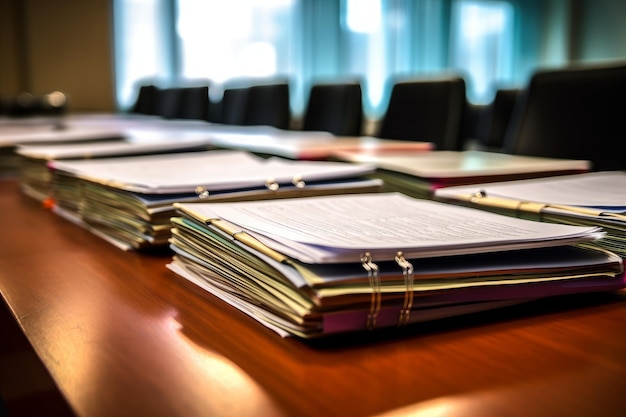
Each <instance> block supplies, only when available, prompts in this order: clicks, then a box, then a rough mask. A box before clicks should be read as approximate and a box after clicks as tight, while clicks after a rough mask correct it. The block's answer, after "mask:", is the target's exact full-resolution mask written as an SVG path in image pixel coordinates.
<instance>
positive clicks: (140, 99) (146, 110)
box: [130, 84, 158, 115]
mask: <svg viewBox="0 0 626 417" xmlns="http://www.w3.org/2000/svg"><path fill="white" fill-rule="evenodd" d="M157 94H158V88H157V87H156V86H155V85H152V84H145V85H142V86H140V87H139V90H138V92H137V98H136V99H135V103H134V104H133V105H132V106H131V108H130V112H131V113H138V114H149V115H155V114H156V100H157Z"/></svg>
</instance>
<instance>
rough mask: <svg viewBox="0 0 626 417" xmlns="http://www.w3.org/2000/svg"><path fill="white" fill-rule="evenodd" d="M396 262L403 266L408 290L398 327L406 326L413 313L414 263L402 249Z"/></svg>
mask: <svg viewBox="0 0 626 417" xmlns="http://www.w3.org/2000/svg"><path fill="white" fill-rule="evenodd" d="M396 262H397V263H398V265H399V266H400V267H401V268H402V275H404V285H405V286H406V291H405V292H404V304H403V306H402V308H401V309H400V316H399V318H398V327H401V326H405V325H406V324H408V322H409V317H410V315H411V308H412V307H413V291H414V287H413V284H414V281H415V280H414V276H413V265H412V264H411V263H410V262H409V261H407V260H406V258H405V257H404V254H403V253H402V251H399V252H398V254H397V255H396Z"/></svg>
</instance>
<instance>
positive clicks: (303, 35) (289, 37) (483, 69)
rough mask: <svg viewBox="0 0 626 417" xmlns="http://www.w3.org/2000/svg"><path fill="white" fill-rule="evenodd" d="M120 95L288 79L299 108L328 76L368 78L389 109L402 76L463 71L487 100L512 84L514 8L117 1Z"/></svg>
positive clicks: (403, 0) (451, 2)
mask: <svg viewBox="0 0 626 417" xmlns="http://www.w3.org/2000/svg"><path fill="white" fill-rule="evenodd" d="M114 10H115V15H114V18H115V21H114V27H115V51H116V79H117V99H118V105H119V107H120V108H122V109H124V108H128V107H129V106H130V105H131V104H132V101H133V100H134V97H135V94H136V91H137V86H138V85H139V84H141V83H146V81H152V82H154V83H157V84H158V83H181V82H183V81H185V80H189V79H203V80H210V81H211V83H212V85H216V84H217V85H218V86H219V83H223V82H226V81H229V80H231V79H237V78H244V77H272V76H284V77H288V78H289V80H290V81H291V84H292V86H293V88H292V89H291V90H292V95H293V98H294V100H292V105H294V104H295V106H294V109H293V110H294V113H296V114H297V113H298V112H300V111H302V109H303V107H304V98H305V97H306V92H307V91H308V84H307V83H311V82H314V81H316V80H318V79H329V78H337V79H340V78H355V77H358V78H359V79H361V80H362V82H363V90H364V93H365V97H364V105H365V111H366V114H367V115H368V116H370V117H378V116H380V115H381V114H382V112H383V111H384V106H385V105H386V99H387V94H388V92H389V84H390V83H389V81H390V80H391V79H392V77H397V76H412V77H419V76H422V75H431V74H433V73H437V72H450V71H451V70H456V71H460V72H461V73H462V74H463V75H464V76H465V77H466V81H467V85H468V97H469V99H470V100H472V101H475V102H486V101H488V100H490V99H491V97H492V95H493V88H494V85H495V83H496V82H503V81H504V82H506V81H510V79H511V74H512V73H513V64H512V60H513V57H514V47H513V34H514V31H513V23H514V8H513V6H512V5H511V2H510V1H505V0H420V1H412V0H230V1H223V0H115V2H114Z"/></svg>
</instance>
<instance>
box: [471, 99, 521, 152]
mask: <svg viewBox="0 0 626 417" xmlns="http://www.w3.org/2000/svg"><path fill="white" fill-rule="evenodd" d="M519 95H520V89H518V88H506V89H505V88H501V89H498V90H497V91H496V94H495V96H494V99H493V101H492V102H491V104H490V105H489V107H488V110H487V114H486V115H485V126H484V129H483V130H482V132H480V133H481V134H480V136H479V137H478V141H479V143H480V145H482V147H483V149H485V150H489V151H494V152H500V151H502V147H503V146H504V139H505V137H506V132H507V129H508V126H509V124H510V122H511V115H512V114H513V109H514V107H515V103H516V101H517V98H518V97H519Z"/></svg>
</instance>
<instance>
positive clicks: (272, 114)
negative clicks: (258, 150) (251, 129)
mask: <svg viewBox="0 0 626 417" xmlns="http://www.w3.org/2000/svg"><path fill="white" fill-rule="evenodd" d="M290 119H291V110H290V107H289V84H288V83H286V82H285V83H282V82H280V83H276V84H260V85H253V86H251V87H249V90H248V97H247V103H246V111H245V117H244V120H243V124H244V125H248V126H273V127H277V128H279V129H288V128H289V122H290Z"/></svg>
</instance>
